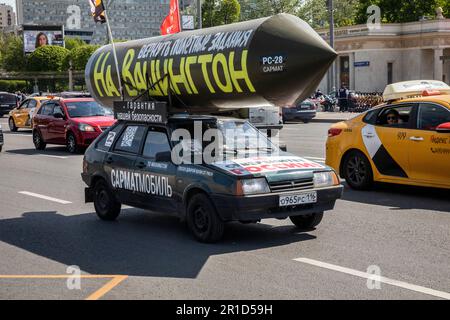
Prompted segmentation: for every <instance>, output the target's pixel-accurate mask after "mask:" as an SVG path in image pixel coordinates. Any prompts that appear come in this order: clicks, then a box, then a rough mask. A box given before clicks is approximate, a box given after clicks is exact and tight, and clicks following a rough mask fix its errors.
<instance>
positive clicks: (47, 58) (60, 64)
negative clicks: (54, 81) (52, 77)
mask: <svg viewBox="0 0 450 320" xmlns="http://www.w3.org/2000/svg"><path fill="white" fill-rule="evenodd" d="M69 53H70V51H69V50H67V49H66V48H63V47H59V46H44V47H39V48H37V49H36V50H35V51H34V52H33V53H32V54H30V56H29V57H28V69H29V70H30V71H64V62H65V61H66V58H67V56H68V55H69Z"/></svg>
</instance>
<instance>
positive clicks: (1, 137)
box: [0, 130, 3, 144]
mask: <svg viewBox="0 0 450 320" xmlns="http://www.w3.org/2000/svg"><path fill="white" fill-rule="evenodd" d="M0 144H3V132H2V131H1V130H0Z"/></svg>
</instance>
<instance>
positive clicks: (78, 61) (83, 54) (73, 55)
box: [64, 45, 100, 71]
mask: <svg viewBox="0 0 450 320" xmlns="http://www.w3.org/2000/svg"><path fill="white" fill-rule="evenodd" d="M99 47H100V46H93V45H84V46H82V47H77V48H75V49H73V50H72V51H70V53H69V54H68V55H67V57H66V60H65V62H64V69H68V68H69V61H72V68H73V70H80V71H81V70H84V69H85V68H86V64H87V62H88V60H89V58H90V57H91V56H92V54H93V53H94V52H95V50H97V49H98V48H99Z"/></svg>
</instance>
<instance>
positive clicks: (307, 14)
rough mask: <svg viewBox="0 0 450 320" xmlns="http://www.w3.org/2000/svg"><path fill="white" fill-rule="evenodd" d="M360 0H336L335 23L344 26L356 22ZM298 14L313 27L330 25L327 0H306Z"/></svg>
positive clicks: (337, 25)
mask: <svg viewBox="0 0 450 320" xmlns="http://www.w3.org/2000/svg"><path fill="white" fill-rule="evenodd" d="M359 2H360V1H359V0H334V1H333V3H334V11H333V13H334V24H335V26H336V27H343V26H347V25H352V24H354V23H355V18H356V14H357V8H358V3H359ZM297 15H298V16H299V17H300V18H302V19H303V20H305V21H306V22H308V23H309V24H310V25H311V26H312V27H313V28H324V27H328V26H329V12H328V1H327V0H305V1H303V3H302V5H301V6H300V7H299V8H298V10H297Z"/></svg>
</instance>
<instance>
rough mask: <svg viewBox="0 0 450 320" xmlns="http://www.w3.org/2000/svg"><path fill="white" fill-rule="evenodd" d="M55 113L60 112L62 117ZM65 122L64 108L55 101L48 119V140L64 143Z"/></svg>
mask: <svg viewBox="0 0 450 320" xmlns="http://www.w3.org/2000/svg"><path fill="white" fill-rule="evenodd" d="M57 114H60V115H61V114H62V115H63V117H62V118H60V117H57V116H56V115H57ZM66 124H67V115H66V113H65V112H64V108H63V107H62V106H61V105H60V104H59V103H55V105H54V108H53V114H52V116H51V117H50V119H49V124H48V137H49V140H48V141H49V142H51V143H55V144H65V143H66Z"/></svg>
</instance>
